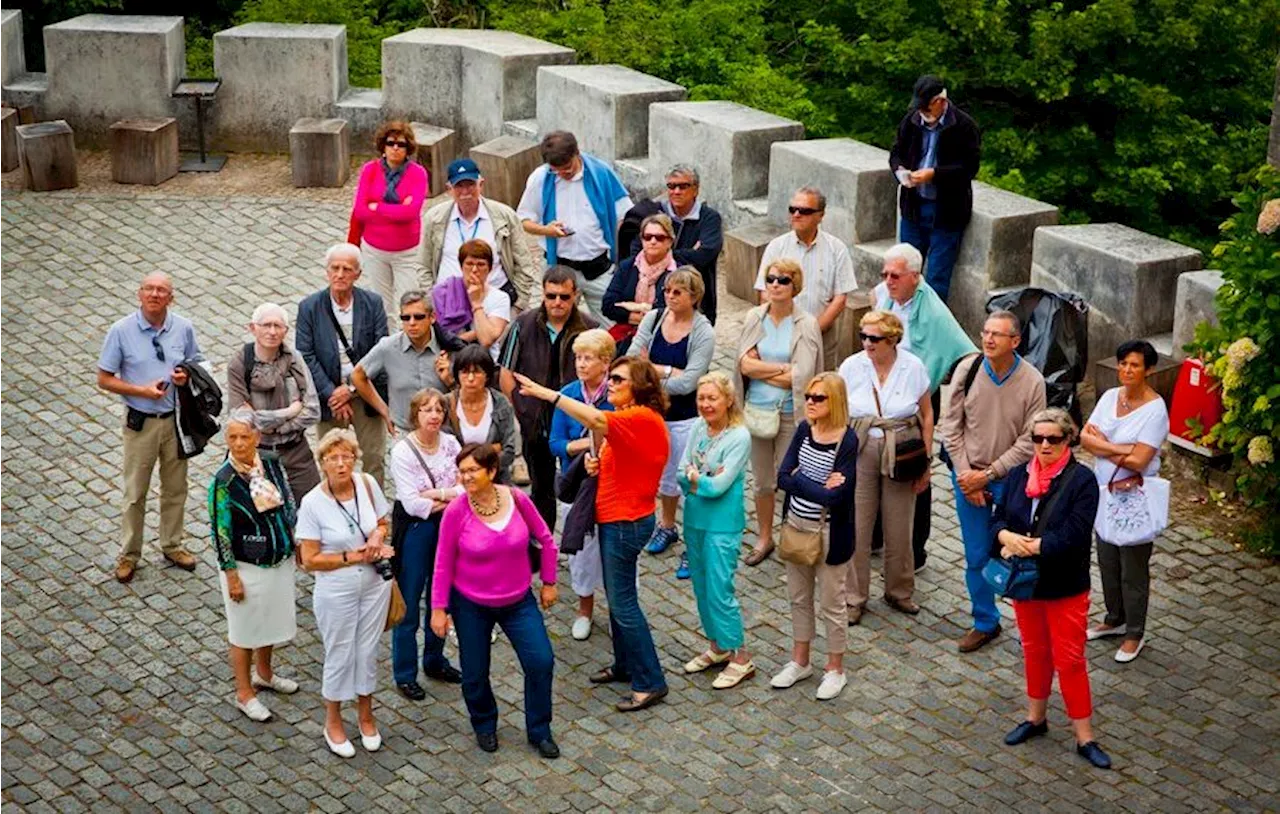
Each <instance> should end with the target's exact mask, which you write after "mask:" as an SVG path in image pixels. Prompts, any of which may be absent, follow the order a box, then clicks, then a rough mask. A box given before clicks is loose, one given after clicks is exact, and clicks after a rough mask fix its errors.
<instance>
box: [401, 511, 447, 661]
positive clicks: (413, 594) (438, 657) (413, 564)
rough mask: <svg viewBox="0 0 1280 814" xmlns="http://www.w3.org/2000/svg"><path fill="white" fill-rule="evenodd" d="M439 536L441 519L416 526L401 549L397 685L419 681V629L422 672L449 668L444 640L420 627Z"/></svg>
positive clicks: (412, 528)
mask: <svg viewBox="0 0 1280 814" xmlns="http://www.w3.org/2000/svg"><path fill="white" fill-rule="evenodd" d="M439 537H440V516H439V515H438V514H437V515H433V516H432V517H431V519H429V520H423V521H421V522H418V523H414V524H413V525H412V526H411V527H410V528H409V530H408V531H407V532H405V535H404V542H403V544H402V545H401V547H400V575H399V577H398V578H397V580H396V585H397V586H399V588H400V595H401V596H403V597H404V604H405V613H404V619H403V620H402V621H401V622H400V624H398V625H396V626H395V628H393V629H392V631H391V672H392V674H393V675H394V676H395V681H396V683H397V684H408V683H409V682H410V681H415V680H417V678H418V666H417V661H418V628H419V626H421V627H422V628H423V634H424V635H423V638H422V670H423V672H426V673H438V672H440V670H442V669H444V668H445V667H448V666H449V660H448V659H446V658H445V657H444V639H441V638H440V637H439V636H437V635H436V634H434V633H432V632H431V626H430V625H423V624H421V621H422V603H423V597H424V595H425V596H426V597H427V598H428V600H429V599H430V596H431V573H432V572H433V571H434V570H435V567H436V543H437V541H438V540H439Z"/></svg>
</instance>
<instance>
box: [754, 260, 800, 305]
mask: <svg viewBox="0 0 1280 814" xmlns="http://www.w3.org/2000/svg"><path fill="white" fill-rule="evenodd" d="M771 271H776V272H777V273H778V274H779V276H783V275H785V276H787V277H790V278H791V296H793V297H798V296H800V292H801V291H804V267H802V266H801V265H800V264H799V263H797V262H796V261H795V260H789V259H787V258H781V259H778V260H774V261H773V262H772V263H770V264H769V265H767V266H765V269H764V273H765V274H768V273H769V272H771Z"/></svg>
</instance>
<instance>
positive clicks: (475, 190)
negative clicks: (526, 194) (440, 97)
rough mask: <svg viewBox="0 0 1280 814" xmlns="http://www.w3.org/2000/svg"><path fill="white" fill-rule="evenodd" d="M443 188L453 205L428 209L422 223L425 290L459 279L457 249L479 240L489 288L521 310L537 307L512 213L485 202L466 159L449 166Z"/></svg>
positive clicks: (524, 245)
mask: <svg viewBox="0 0 1280 814" xmlns="http://www.w3.org/2000/svg"><path fill="white" fill-rule="evenodd" d="M448 187H449V195H450V196H451V197H452V198H453V200H452V201H445V202H443V203H439V204H436V205H435V206H433V207H431V208H430V209H429V210H427V214H426V216H424V217H423V219H422V240H421V241H420V242H419V244H418V245H419V246H420V249H419V251H420V252H421V255H420V257H419V260H420V261H421V263H422V267H423V269H425V270H426V286H427V288H428V290H429V289H430V288H431V287H432V286H434V285H435V284H436V283H437V282H441V281H443V280H447V279H449V278H450V277H461V276H462V267H461V266H460V265H459V264H458V247H459V246H461V245H462V244H463V243H466V242H467V241H468V240H483V241H485V242H486V243H488V244H489V245H490V246H491V247H492V248H493V268H492V269H490V271H489V285H491V286H493V287H494V288H498V289H501V290H502V291H505V292H506V293H507V296H509V297H511V302H512V304H514V305H516V306H517V307H519V308H521V309H524V308H528V307H529V304H530V303H532V304H534V305H537V304H538V303H539V302H541V301H542V292H541V291H539V290H538V289H537V284H536V282H535V280H536V277H537V273H536V270H535V268H534V260H533V252H532V251H530V249H529V240H528V238H527V237H526V235H525V233H524V229H523V228H522V227H521V225H520V218H518V217H516V212H515V210H514V209H512V208H511V207H509V206H507V205H506V204H504V203H501V202H500V201H495V200H493V199H492V198H486V197H484V177H483V176H481V175H480V168H479V167H478V166H476V162H474V161H472V160H471V159H470V158H459V159H458V160H457V161H454V162H453V163H452V164H450V165H449V182H448Z"/></svg>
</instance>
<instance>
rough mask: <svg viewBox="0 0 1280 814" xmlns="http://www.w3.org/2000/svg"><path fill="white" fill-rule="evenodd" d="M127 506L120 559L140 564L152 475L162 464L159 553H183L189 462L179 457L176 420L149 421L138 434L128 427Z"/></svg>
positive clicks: (125, 473)
mask: <svg viewBox="0 0 1280 814" xmlns="http://www.w3.org/2000/svg"><path fill="white" fill-rule="evenodd" d="M122 432H123V434H124V505H123V506H122V507H121V509H120V515H121V518H120V519H121V523H122V525H123V529H122V531H121V535H120V536H121V541H120V559H121V560H127V561H129V562H131V563H137V562H138V560H139V559H141V557H142V532H143V529H144V528H145V526H146V512H147V492H148V491H150V490H151V472H152V470H153V469H155V468H156V462H157V461H159V463H160V549H161V550H162V551H164V552H165V553H166V554H169V553H172V552H174V551H179V550H181V549H182V525H183V523H182V516H183V510H184V508H185V507H186V503H187V462H186V460H184V459H182V458H179V457H178V436H177V434H176V432H175V430H174V427H173V416H169V417H167V418H148V419H147V420H146V421H145V422H143V424H142V429H141V430H139V431H138V432H134V431H133V430H131V429H129V428H128V427H125V428H124V429H123V430H122Z"/></svg>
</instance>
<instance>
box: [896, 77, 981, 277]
mask: <svg viewBox="0 0 1280 814" xmlns="http://www.w3.org/2000/svg"><path fill="white" fill-rule="evenodd" d="M981 157H982V137H981V135H979V133H978V126H977V125H976V124H975V123H974V121H973V119H972V118H971V117H970V116H969V114H967V113H965V112H964V111H963V110H961V109H960V108H958V107H956V106H955V105H953V104H951V102H950V101H948V99H947V89H946V86H945V85H943V83H942V80H941V79H939V78H938V77H936V76H922V77H920V78H919V79H917V80H916V84H915V89H914V90H913V96H912V102H911V110H910V111H909V112H908V113H907V115H906V117H905V118H903V120H902V122H901V123H900V124H899V125H898V138H897V140H896V141H894V143H893V149H892V150H891V151H890V152H889V167H890V168H891V169H892V170H893V172H894V174H895V175H896V176H897V177H898V183H900V184H901V185H902V192H901V193H900V194H899V196H898V204H899V209H900V210H901V212H902V221H901V225H900V228H899V238H900V239H901V240H902V242H904V243H910V244H911V245H912V246H915V247H916V248H917V249H919V250H920V253H921V254H923V255H924V256H925V258H926V262H925V275H924V279H925V282H927V283H928V284H929V285H930V287H932V288H933V290H934V291H936V292H938V296H939V297H941V298H942V299H943V300H946V298H947V294H948V293H949V292H950V290H951V271H952V269H954V268H955V265H956V257H957V256H958V255H959V254H960V239H961V238H963V237H964V228H965V226H967V225H968V224H969V216H970V215H971V214H972V213H973V178H974V176H975V175H977V174H978V161H979V159H980V158H981Z"/></svg>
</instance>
